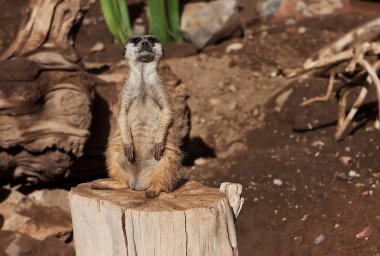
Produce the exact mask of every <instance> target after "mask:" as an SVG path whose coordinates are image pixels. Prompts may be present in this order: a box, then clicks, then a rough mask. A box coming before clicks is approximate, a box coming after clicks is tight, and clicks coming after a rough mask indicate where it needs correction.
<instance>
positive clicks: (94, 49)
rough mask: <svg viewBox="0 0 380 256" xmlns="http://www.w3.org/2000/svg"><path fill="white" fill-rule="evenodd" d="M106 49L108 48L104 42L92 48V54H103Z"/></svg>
mask: <svg viewBox="0 0 380 256" xmlns="http://www.w3.org/2000/svg"><path fill="white" fill-rule="evenodd" d="M105 48H106V47H105V45H104V44H103V43H102V42H97V43H95V44H94V45H93V46H92V47H91V49H90V52H101V51H104V49H105Z"/></svg>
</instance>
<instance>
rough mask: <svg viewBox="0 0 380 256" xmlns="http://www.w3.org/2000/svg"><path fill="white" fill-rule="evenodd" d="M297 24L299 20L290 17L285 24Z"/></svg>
mask: <svg viewBox="0 0 380 256" xmlns="http://www.w3.org/2000/svg"><path fill="white" fill-rule="evenodd" d="M296 24H297V22H296V21H295V20H294V19H292V18H289V19H287V20H286V21H285V25H286V26H293V25H296Z"/></svg>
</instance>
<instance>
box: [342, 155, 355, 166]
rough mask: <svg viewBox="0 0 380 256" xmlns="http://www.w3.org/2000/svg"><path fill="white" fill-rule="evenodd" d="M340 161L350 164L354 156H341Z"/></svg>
mask: <svg viewBox="0 0 380 256" xmlns="http://www.w3.org/2000/svg"><path fill="white" fill-rule="evenodd" d="M339 161H340V162H341V163H342V164H344V165H349V164H350V163H351V162H352V158H351V157H349V156H341V157H339Z"/></svg>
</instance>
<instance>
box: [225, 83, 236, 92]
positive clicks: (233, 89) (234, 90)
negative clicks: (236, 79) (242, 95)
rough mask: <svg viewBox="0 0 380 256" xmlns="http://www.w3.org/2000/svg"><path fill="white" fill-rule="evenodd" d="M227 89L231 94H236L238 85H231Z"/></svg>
mask: <svg viewBox="0 0 380 256" xmlns="http://www.w3.org/2000/svg"><path fill="white" fill-rule="evenodd" d="M227 89H228V90H229V91H230V92H236V91H237V88H236V85H234V84H231V85H229V86H228V87H227Z"/></svg>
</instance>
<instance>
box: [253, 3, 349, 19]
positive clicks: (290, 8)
mask: <svg viewBox="0 0 380 256" xmlns="http://www.w3.org/2000/svg"><path fill="white" fill-rule="evenodd" d="M349 8H350V1H349V0H328V1H315V0H262V1H260V3H259V5H258V11H259V13H260V14H261V15H262V16H264V17H267V16H275V17H276V18H287V17H297V18H299V17H315V16H322V15H330V14H333V13H337V12H342V11H346V10H349Z"/></svg>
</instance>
